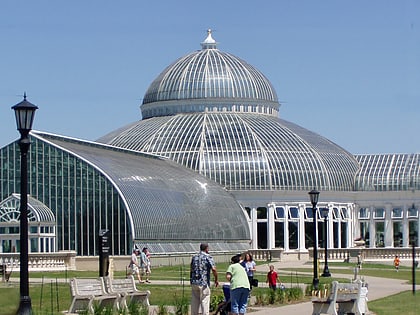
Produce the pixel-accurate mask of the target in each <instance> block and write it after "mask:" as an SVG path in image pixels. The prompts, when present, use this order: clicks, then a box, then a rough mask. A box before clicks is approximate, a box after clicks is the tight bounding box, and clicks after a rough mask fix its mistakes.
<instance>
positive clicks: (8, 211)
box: [0, 193, 55, 223]
mask: <svg viewBox="0 0 420 315" xmlns="http://www.w3.org/2000/svg"><path fill="white" fill-rule="evenodd" d="M16 213H17V214H18V215H19V217H20V194H16V193H15V194H12V195H10V196H9V197H7V198H6V199H5V200H3V201H2V202H1V203H0V222H9V221H11V220H12V219H13V218H15V216H16ZM19 217H16V219H17V220H19ZM28 221H33V222H42V223H55V216H54V213H53V212H52V211H51V209H50V208H48V207H47V206H46V205H45V204H43V203H42V202H40V201H39V200H37V199H35V198H33V197H32V196H30V195H28Z"/></svg>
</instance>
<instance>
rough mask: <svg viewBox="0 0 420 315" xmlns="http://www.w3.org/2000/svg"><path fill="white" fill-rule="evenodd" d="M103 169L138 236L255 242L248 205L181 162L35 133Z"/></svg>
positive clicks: (145, 238)
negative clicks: (239, 202)
mask: <svg viewBox="0 0 420 315" xmlns="http://www.w3.org/2000/svg"><path fill="white" fill-rule="evenodd" d="M33 135H34V136H36V137H37V138H39V139H42V140H43V141H47V142H48V143H51V144H52V145H54V146H57V147H59V148H61V149H62V150H66V151H69V152H71V153H72V154H74V155H76V156H78V157H79V158H81V159H82V160H84V161H86V162H87V163H89V164H91V165H92V166H93V167H95V168H96V169H98V170H99V171H101V172H102V173H103V174H104V175H105V176H106V177H107V178H108V179H109V180H110V181H111V182H112V183H113V184H114V186H115V187H117V189H118V190H119V191H120V197H121V198H122V199H123V201H124V203H125V205H126V207H127V211H128V212H129V216H130V217H131V220H132V226H133V229H134V234H135V235H134V238H135V239H137V240H143V241H144V240H148V241H150V240H162V241H165V240H171V241H174V242H176V241H177V240H178V241H181V240H200V241H201V240H207V241H208V242H210V241H215V240H222V243H223V242H229V241H240V240H249V238H250V235H249V230H248V224H247V221H246V218H245V215H244V213H243V210H242V208H241V207H240V206H239V204H238V203H237V202H236V201H235V199H234V198H233V196H232V195H230V194H229V193H228V192H226V191H225V190H224V189H223V188H222V187H221V186H219V185H217V184H216V183H214V182H212V181H209V180H207V179H206V178H205V177H203V176H201V175H199V174H197V173H196V172H193V171H191V170H188V169H186V168H184V167H182V166H180V165H177V164H176V163H174V162H172V161H170V160H167V159H162V158H157V157H153V156H150V155H145V154H139V153H134V152H129V151H126V150H121V149H116V148H112V147H108V146H103V145H100V144H96V143H93V142H86V141H81V140H76V139H69V138H64V137H59V136H55V135H50V134H45V133H39V132H33Z"/></svg>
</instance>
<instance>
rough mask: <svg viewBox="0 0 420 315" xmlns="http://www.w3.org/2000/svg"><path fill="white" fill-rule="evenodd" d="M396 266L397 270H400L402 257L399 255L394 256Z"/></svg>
mask: <svg viewBox="0 0 420 315" xmlns="http://www.w3.org/2000/svg"><path fill="white" fill-rule="evenodd" d="M394 267H395V270H396V271H397V272H398V269H400V258H399V257H398V255H396V256H395V258H394Z"/></svg>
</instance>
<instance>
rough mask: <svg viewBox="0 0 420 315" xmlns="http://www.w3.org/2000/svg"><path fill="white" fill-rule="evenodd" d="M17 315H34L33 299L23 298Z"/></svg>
mask: <svg viewBox="0 0 420 315" xmlns="http://www.w3.org/2000/svg"><path fill="white" fill-rule="evenodd" d="M16 314H17V315H32V303H31V297H29V296H21V297H20V304H19V309H18V311H17V313H16Z"/></svg>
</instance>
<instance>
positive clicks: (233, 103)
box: [141, 30, 280, 118]
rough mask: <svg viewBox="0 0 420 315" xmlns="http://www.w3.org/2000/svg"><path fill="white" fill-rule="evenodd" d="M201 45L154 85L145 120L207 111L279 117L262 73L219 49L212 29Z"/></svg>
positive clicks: (273, 94) (145, 103)
mask: <svg viewBox="0 0 420 315" xmlns="http://www.w3.org/2000/svg"><path fill="white" fill-rule="evenodd" d="M201 46H202V49H201V50H199V51H195V52H192V53H190V54H188V55H186V56H184V57H182V58H179V59H178V60H176V61H175V62H174V63H172V64H171V65H170V66H168V67H167V68H166V69H165V70H164V71H163V72H162V73H161V74H160V75H159V76H158V77H157V78H156V79H155V80H154V81H153V82H152V84H151V85H150V87H149V89H148V90H147V92H146V94H145V96H144V98H143V104H142V106H141V111H142V116H143V118H149V117H154V116H167V115H174V114H177V113H180V112H184V113H185V112H205V111H233V112H259V113H265V114H271V115H274V116H277V115H278V109H279V106H280V105H279V102H278V99H277V95H276V92H275V90H274V88H273V86H272V85H271V83H270V81H268V79H267V78H266V77H265V76H264V75H263V74H262V73H261V72H259V71H258V70H257V69H255V68H254V67H253V66H251V65H250V64H248V63H247V62H245V61H243V60H241V59H239V58H238V57H235V56H233V55H231V54H228V53H225V52H222V51H220V50H219V49H217V43H216V41H215V40H214V39H213V38H212V35H211V30H208V36H207V38H206V39H205V40H204V42H202V43H201Z"/></svg>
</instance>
